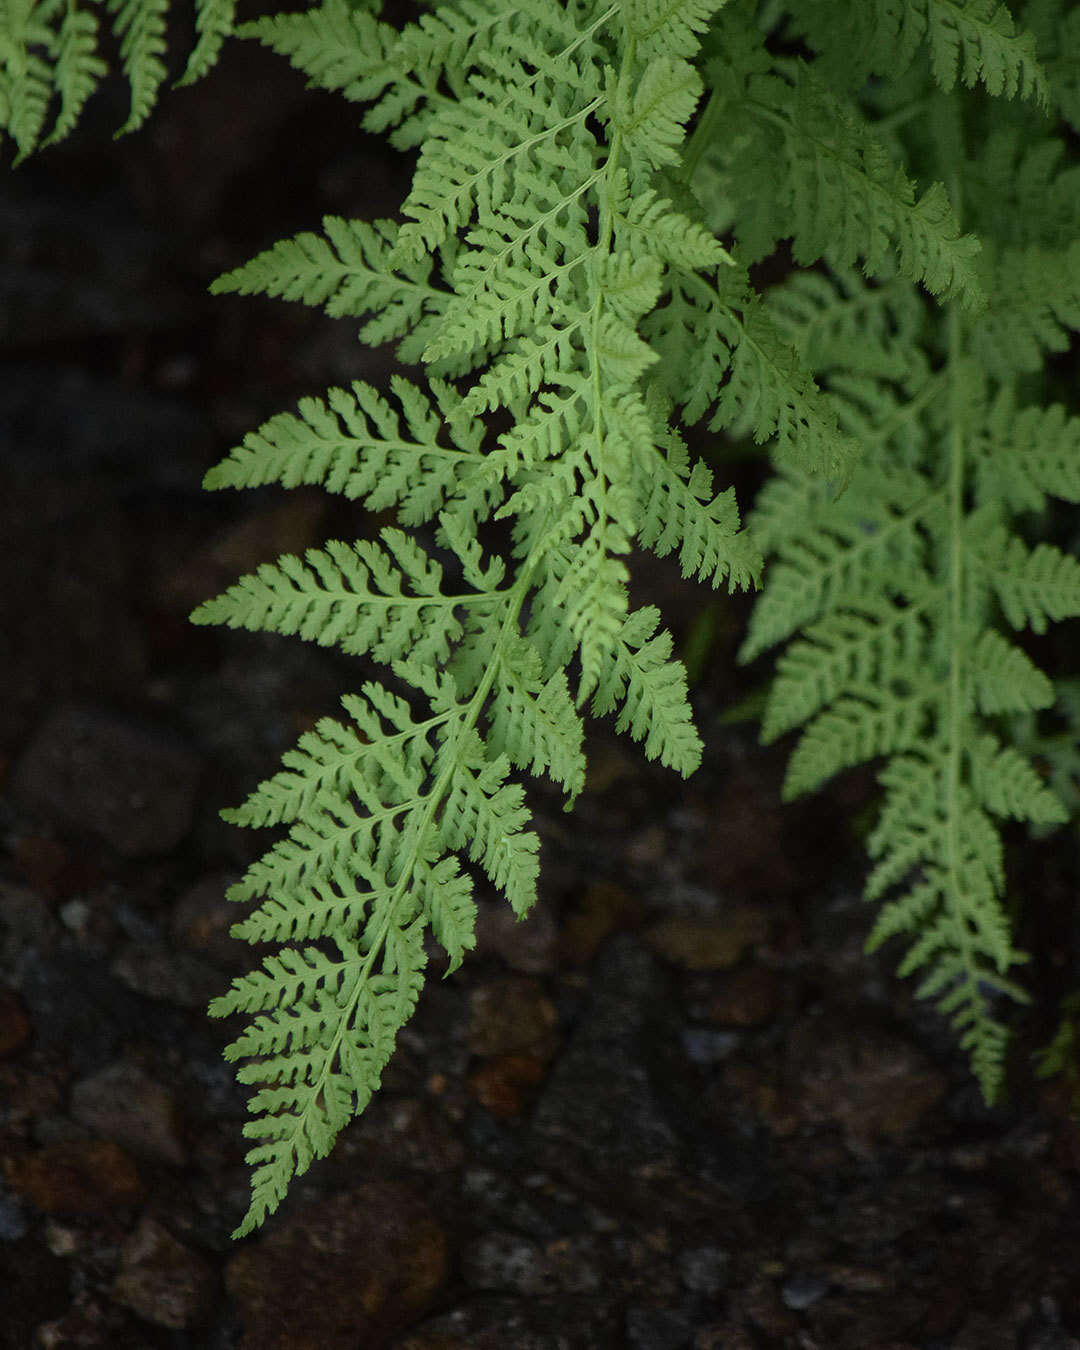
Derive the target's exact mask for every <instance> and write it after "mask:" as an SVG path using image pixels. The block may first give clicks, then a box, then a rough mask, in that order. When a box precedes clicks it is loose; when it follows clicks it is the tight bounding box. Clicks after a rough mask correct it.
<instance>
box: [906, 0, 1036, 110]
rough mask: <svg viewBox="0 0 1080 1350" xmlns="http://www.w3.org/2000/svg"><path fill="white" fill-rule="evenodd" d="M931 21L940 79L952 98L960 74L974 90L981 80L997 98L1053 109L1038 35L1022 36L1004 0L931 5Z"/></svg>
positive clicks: (944, 0) (942, 0) (929, 1)
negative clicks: (1049, 105)
mask: <svg viewBox="0 0 1080 1350" xmlns="http://www.w3.org/2000/svg"><path fill="white" fill-rule="evenodd" d="M926 19H927V36H928V38H929V43H930V58H931V64H932V67H933V71H934V78H935V79H936V80H937V82H938V84H939V85H940V86H941V88H942V89H944V90H945V92H946V93H948V92H949V91H950V90H951V89H952V88H953V86H954V85H955V83H956V77H957V74H958V73H959V75H960V78H961V79H962V80H963V81H964V83H965V84H966V85H967V87H968V88H969V89H970V88H972V87H973V86H974V85H975V83H976V82H977V81H980V80H981V81H982V83H983V84H984V85H985V86H986V89H987V91H988V93H990V94H992V95H993V96H994V97H995V98H999V97H1001V96H1004V97H1005V98H1014V97H1015V96H1016V95H1017V94H1018V93H1019V94H1020V96H1021V97H1022V98H1031V99H1035V100H1036V102H1038V103H1040V104H1041V105H1042V106H1043V107H1044V108H1045V107H1046V106H1047V103H1048V85H1047V78H1046V74H1045V72H1044V71H1043V69H1042V67H1041V66H1040V65H1039V62H1038V59H1037V56H1036V51H1035V35H1034V34H1033V33H1030V32H1023V33H1017V31H1016V25H1015V24H1014V22H1013V18H1012V15H1011V14H1010V13H1009V10H1008V7H1007V6H1005V5H1003V4H999V3H998V0H926Z"/></svg>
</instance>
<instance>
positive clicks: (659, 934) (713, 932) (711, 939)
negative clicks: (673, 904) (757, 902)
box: [645, 905, 769, 970]
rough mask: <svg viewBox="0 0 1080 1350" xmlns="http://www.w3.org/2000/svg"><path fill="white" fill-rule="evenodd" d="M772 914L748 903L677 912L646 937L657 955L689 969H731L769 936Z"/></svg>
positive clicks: (663, 920)
mask: <svg viewBox="0 0 1080 1350" xmlns="http://www.w3.org/2000/svg"><path fill="white" fill-rule="evenodd" d="M768 931H769V921H768V914H767V913H766V911H765V910H763V909H758V908H756V907H754V906H750V905H744V906H740V907H738V908H736V909H731V910H728V911H727V912H726V913H724V914H715V915H711V914H710V915H700V916H699V915H674V916H673V917H672V918H670V919H662V920H661V921H660V922H659V923H657V924H654V925H653V926H652V927H651V928H650V929H649V930H648V931H647V932H646V934H645V939H646V941H647V942H648V943H649V946H650V947H652V949H653V951H654V952H656V954H657V956H660V957H662V958H663V959H664V960H665V961H670V962H671V963H672V965H676V966H683V967H684V968H685V969H686V970H727V969H728V967H729V966H733V965H735V964H736V962H738V961H739V960H740V959H741V958H742V956H743V953H744V952H745V951H746V950H747V948H748V947H752V946H755V945H756V944H757V943H759V942H764V940H765V938H766V937H767V936H768Z"/></svg>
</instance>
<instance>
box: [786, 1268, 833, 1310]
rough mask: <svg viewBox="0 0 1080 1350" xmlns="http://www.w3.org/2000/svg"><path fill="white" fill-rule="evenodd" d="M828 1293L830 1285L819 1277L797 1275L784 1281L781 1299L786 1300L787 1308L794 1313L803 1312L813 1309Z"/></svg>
mask: <svg viewBox="0 0 1080 1350" xmlns="http://www.w3.org/2000/svg"><path fill="white" fill-rule="evenodd" d="M828 1292H829V1286H828V1283H827V1282H826V1281H825V1280H822V1279H819V1278H818V1276H817V1275H804V1274H795V1275H792V1276H791V1277H790V1278H789V1279H787V1280H785V1281H784V1287H783V1288H782V1289H781V1291H780V1297H781V1298H782V1299H783V1300H784V1307H785V1308H790V1309H791V1310H792V1311H793V1312H802V1311H803V1310H804V1309H806V1308H811V1307H813V1305H814V1304H815V1303H817V1301H818V1300H819V1299H822V1298H824V1297H825V1295H826V1294H827V1293H828Z"/></svg>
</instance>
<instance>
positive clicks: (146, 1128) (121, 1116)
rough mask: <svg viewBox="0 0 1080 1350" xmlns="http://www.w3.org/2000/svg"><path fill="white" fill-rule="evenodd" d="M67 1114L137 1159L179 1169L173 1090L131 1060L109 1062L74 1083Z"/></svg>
mask: <svg viewBox="0 0 1080 1350" xmlns="http://www.w3.org/2000/svg"><path fill="white" fill-rule="evenodd" d="M71 1114H72V1115H73V1116H74V1118H75V1119H76V1120H77V1121H78V1122H79V1123H80V1124H81V1125H85V1126H86V1128H87V1129H88V1130H91V1131H92V1132H93V1133H94V1134H96V1135H100V1136H102V1137H104V1138H107V1139H114V1140H116V1142H117V1143H118V1144H121V1145H123V1147H124V1148H126V1149H127V1150H128V1151H129V1152H130V1153H133V1154H135V1155H136V1157H142V1158H148V1159H150V1160H151V1161H154V1162H164V1163H169V1164H171V1165H172V1166H175V1167H180V1166H182V1165H183V1164H184V1162H185V1161H186V1159H187V1153H186V1150H185V1148H184V1144H183V1141H182V1139H181V1137H180V1122H179V1116H178V1113H177V1109H176V1102H175V1100H174V1098H173V1095H172V1093H171V1092H170V1091H169V1089H168V1088H166V1087H164V1086H163V1085H162V1084H161V1083H157V1082H155V1081H154V1080H153V1079H152V1078H150V1077H148V1075H146V1074H145V1073H143V1071H142V1070H141V1069H139V1068H137V1067H136V1066H135V1065H133V1064H126V1063H124V1062H122V1061H120V1062H118V1063H114V1064H110V1065H109V1066H108V1067H107V1068H105V1069H102V1070H101V1072H100V1073H96V1074H93V1075H92V1076H91V1077H89V1078H84V1079H82V1080H81V1081H80V1082H78V1083H76V1084H75V1086H74V1087H73V1088H72V1090H71Z"/></svg>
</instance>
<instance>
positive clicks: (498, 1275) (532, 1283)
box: [461, 1232, 553, 1295]
mask: <svg viewBox="0 0 1080 1350" xmlns="http://www.w3.org/2000/svg"><path fill="white" fill-rule="evenodd" d="M461 1275H462V1278H463V1279H464V1281H465V1283H466V1284H468V1285H471V1286H472V1288H474V1289H492V1290H498V1291H500V1292H502V1293H514V1294H528V1295H535V1294H543V1293H548V1292H550V1291H551V1288H552V1285H553V1281H552V1278H551V1272H550V1270H549V1269H548V1264H547V1261H546V1259H545V1256H544V1253H543V1252H542V1251H541V1250H540V1248H539V1247H538V1246H537V1245H536V1243H535V1242H530V1241H529V1240H528V1238H523V1237H521V1236H520V1235H519V1234H517V1233H506V1232H488V1233H482V1234H481V1235H480V1236H479V1237H478V1238H476V1239H474V1240H473V1241H472V1242H470V1243H468V1244H467V1245H466V1247H465V1249H464V1251H463V1252H462V1254H461Z"/></svg>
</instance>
